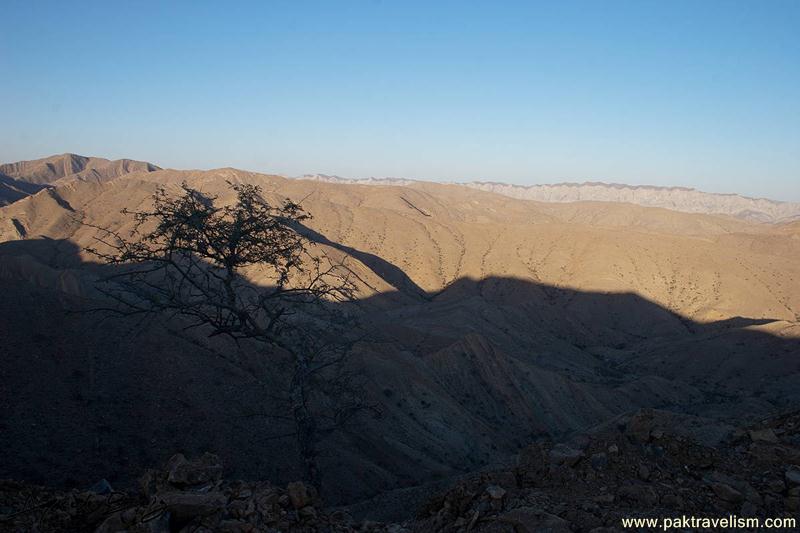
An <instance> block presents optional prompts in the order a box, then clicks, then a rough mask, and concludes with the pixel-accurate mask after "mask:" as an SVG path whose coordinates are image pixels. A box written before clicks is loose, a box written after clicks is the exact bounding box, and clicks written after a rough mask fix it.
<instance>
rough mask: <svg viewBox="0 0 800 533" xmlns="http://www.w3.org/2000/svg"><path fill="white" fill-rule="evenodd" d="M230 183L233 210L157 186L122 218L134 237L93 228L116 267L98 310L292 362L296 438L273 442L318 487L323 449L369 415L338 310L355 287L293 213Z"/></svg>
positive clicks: (349, 327) (302, 217) (185, 190)
mask: <svg viewBox="0 0 800 533" xmlns="http://www.w3.org/2000/svg"><path fill="white" fill-rule="evenodd" d="M229 185H230V187H231V189H232V190H233V191H234V192H235V193H236V201H235V202H234V203H232V204H230V205H218V202H217V200H218V199H217V198H216V197H210V196H207V195H204V194H202V193H201V192H200V191H198V190H195V189H193V188H191V187H189V186H188V185H187V184H186V183H184V184H183V185H182V194H180V195H179V196H176V197H171V196H170V195H168V193H167V192H166V190H165V189H164V188H159V189H158V190H157V191H156V193H155V194H154V196H153V207H152V209H150V210H146V211H127V210H124V211H123V213H126V214H128V215H132V216H133V219H134V220H135V226H134V229H133V231H132V233H131V235H130V236H123V235H121V234H120V233H119V232H115V231H111V230H108V229H105V228H97V229H98V230H99V236H98V237H97V240H98V243H99V244H98V245H97V247H94V248H90V249H89V251H90V252H91V253H93V254H94V255H95V256H97V257H99V258H100V259H102V260H103V261H104V262H105V263H106V264H110V265H116V266H117V267H118V268H115V270H114V272H113V273H112V274H110V275H107V276H105V277H103V278H102V279H101V283H100V285H99V287H100V290H101V292H102V293H103V294H105V295H106V296H107V297H108V298H110V300H111V301H112V302H113V304H112V305H111V306H109V307H107V308H105V309H106V310H109V311H114V312H118V313H122V314H125V315H133V314H150V313H154V312H160V313H168V314H170V315H175V316H180V317H184V318H185V319H188V324H187V325H186V326H185V328H184V329H192V328H200V329H203V330H204V331H206V332H207V334H208V335H209V336H219V335H224V336H227V337H229V338H231V339H233V340H234V341H236V342H237V343H238V342H239V341H241V340H243V339H250V340H253V341H256V342H257V343H259V344H260V345H261V346H262V347H263V352H264V353H265V354H266V355H268V356H272V357H274V358H276V359H277V358H279V356H280V354H283V355H284V357H285V355H286V354H288V356H289V360H290V361H291V365H290V366H291V370H290V374H291V375H290V377H289V379H288V382H289V387H288V397H287V398H285V400H286V402H287V405H288V411H289V413H290V415H283V416H282V417H283V418H288V419H289V420H290V422H291V423H292V425H293V430H292V431H290V432H288V433H285V434H282V435H277V436H276V437H286V438H289V437H294V438H295V440H296V443H297V447H298V451H299V455H300V457H301V458H302V461H303V468H304V477H305V480H306V481H307V482H309V483H311V484H313V485H314V486H316V487H318V488H319V486H320V481H321V478H320V472H319V467H318V458H319V446H318V445H319V442H320V441H321V439H323V438H324V437H325V436H326V435H328V434H330V433H332V432H333V431H335V430H337V429H339V428H341V427H342V426H343V425H344V424H345V423H346V422H348V421H349V420H350V419H351V418H352V417H353V416H354V415H355V414H356V413H358V412H359V411H361V410H362V409H364V408H367V407H368V405H367V404H366V402H365V401H364V398H363V396H361V394H360V393H359V392H358V387H357V386H354V383H353V375H352V374H351V373H349V372H348V371H347V370H346V368H345V366H344V362H345V358H346V357H347V355H348V354H349V353H350V350H351V347H352V345H353V343H354V342H356V340H357V338H356V337H355V336H354V335H353V331H354V327H353V326H354V324H353V319H352V318H350V317H349V316H348V313H346V312H345V311H343V310H342V309H341V307H342V306H341V305H340V304H341V303H343V302H346V301H348V300H350V299H352V297H353V292H354V289H355V287H354V285H353V283H352V281H351V277H350V271H349V269H347V268H346V267H345V265H344V264H343V263H341V262H335V261H333V260H331V259H330V258H329V257H328V256H327V255H325V254H324V253H322V250H321V249H320V248H319V247H317V248H316V249H315V250H313V252H315V253H312V250H310V248H311V247H314V246H315V245H314V244H313V243H312V242H310V241H309V240H308V239H307V238H306V237H304V235H303V233H302V231H301V229H302V227H303V226H302V223H303V222H304V221H306V220H308V219H309V218H310V215H309V214H308V213H306V212H305V211H304V210H303V209H302V208H301V206H300V205H298V204H296V203H294V202H291V201H289V200H286V201H285V202H284V203H283V204H282V205H280V206H274V205H271V204H270V203H268V202H267V201H266V200H265V199H264V198H263V196H262V194H261V189H260V188H259V187H258V186H255V185H248V184H230V183H229ZM245 274H251V275H252V276H257V277H258V279H259V280H264V279H265V278H266V279H267V280H268V283H267V284H264V285H260V284H255V283H253V282H251V281H249V280H248V279H247V277H246V276H245ZM277 416H281V415H277Z"/></svg>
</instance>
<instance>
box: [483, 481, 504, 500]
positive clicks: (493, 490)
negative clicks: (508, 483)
mask: <svg viewBox="0 0 800 533" xmlns="http://www.w3.org/2000/svg"><path fill="white" fill-rule="evenodd" d="M486 493H487V494H488V495H489V497H490V498H491V499H493V500H502V499H503V496H505V495H506V490H505V489H504V488H503V487H498V486H497V485H489V486H488V487H486Z"/></svg>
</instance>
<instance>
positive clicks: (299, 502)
mask: <svg viewBox="0 0 800 533" xmlns="http://www.w3.org/2000/svg"><path fill="white" fill-rule="evenodd" d="M286 494H288V495H289V501H291V502H292V507H294V508H295V509H302V508H303V507H305V506H306V505H308V504H310V503H311V496H309V493H308V488H307V487H306V485H305V483H303V482H302V481H293V482H292V483H289V484H288V485H286Z"/></svg>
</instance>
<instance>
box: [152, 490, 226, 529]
mask: <svg viewBox="0 0 800 533" xmlns="http://www.w3.org/2000/svg"><path fill="white" fill-rule="evenodd" d="M159 499H160V500H161V502H163V504H164V505H165V506H166V508H167V511H169V513H170V514H171V515H172V516H173V517H174V519H175V520H176V521H177V522H188V521H190V520H192V519H194V518H196V517H205V516H209V515H212V514H214V513H215V512H217V511H219V510H222V509H224V508H225V507H226V505H227V504H228V499H227V498H226V497H225V495H224V494H222V493H220V492H166V493H163V494H159Z"/></svg>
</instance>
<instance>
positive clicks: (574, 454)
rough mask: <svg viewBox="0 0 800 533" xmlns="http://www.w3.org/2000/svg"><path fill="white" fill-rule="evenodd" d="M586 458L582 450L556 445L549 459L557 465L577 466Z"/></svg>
mask: <svg viewBox="0 0 800 533" xmlns="http://www.w3.org/2000/svg"><path fill="white" fill-rule="evenodd" d="M584 456H585V455H584V453H583V452H582V451H580V450H576V449H575V448H571V447H570V446H567V445H566V444H556V445H555V446H553V449H552V450H550V453H549V454H548V459H549V460H550V462H551V463H552V464H555V465H564V466H575V465H576V464H578V462H579V461H580V460H581V459H583V458H584Z"/></svg>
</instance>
